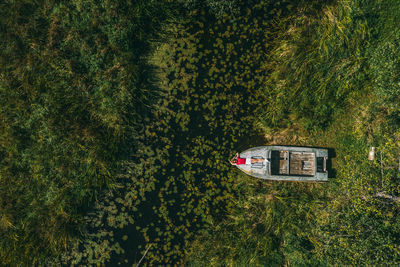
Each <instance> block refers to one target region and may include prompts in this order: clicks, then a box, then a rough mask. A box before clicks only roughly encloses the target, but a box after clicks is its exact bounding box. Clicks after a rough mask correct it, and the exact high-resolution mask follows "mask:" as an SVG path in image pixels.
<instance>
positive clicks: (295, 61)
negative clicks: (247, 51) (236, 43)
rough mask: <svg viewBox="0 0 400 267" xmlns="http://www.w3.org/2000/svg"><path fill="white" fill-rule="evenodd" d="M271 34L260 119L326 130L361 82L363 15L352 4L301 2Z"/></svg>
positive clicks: (265, 122)
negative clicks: (337, 110) (264, 104)
mask: <svg viewBox="0 0 400 267" xmlns="http://www.w3.org/2000/svg"><path fill="white" fill-rule="evenodd" d="M311 3H312V2H311ZM272 33H273V35H274V41H273V42H271V44H270V46H271V50H270V53H268V57H267V60H266V61H265V68H267V69H268V70H269V72H270V73H269V75H268V83H267V86H266V90H265V94H266V95H268V97H269V101H268V103H269V105H268V107H267V108H266V110H265V112H264V114H263V115H262V116H260V120H261V121H262V122H263V123H264V125H266V126H279V127H285V126H288V125H291V124H293V123H294V122H298V123H299V124H300V125H302V126H303V127H305V128H307V129H309V130H311V129H320V128H324V127H326V126H328V124H329V122H330V121H331V120H332V114H333V113H334V112H335V110H336V109H338V108H343V107H344V106H345V104H346V99H347V97H348V96H349V94H357V89H359V88H362V86H363V85H364V84H365V82H366V81H365V74H364V71H363V70H364V69H365V63H364V62H365V46H366V44H367V42H366V41H367V40H368V39H367V38H368V34H369V32H368V30H367V26H366V15H365V14H364V13H363V11H362V10H361V9H360V7H359V4H358V3H357V1H347V2H338V3H334V4H330V5H329V4H326V5H324V6H322V7H321V6H319V5H318V6H316V5H312V4H308V5H307V4H304V5H301V6H299V7H298V8H297V9H295V10H294V12H292V13H290V14H289V15H288V16H287V17H284V18H281V19H279V20H277V21H276V25H275V30H274V31H273V32H272ZM358 93H361V92H358ZM289 114H290V117H288V115H289Z"/></svg>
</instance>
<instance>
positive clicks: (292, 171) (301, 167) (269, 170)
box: [236, 146, 328, 182]
mask: <svg viewBox="0 0 400 267" xmlns="http://www.w3.org/2000/svg"><path fill="white" fill-rule="evenodd" d="M239 156H240V157H241V158H263V159H264V161H263V162H257V163H255V164H243V165H236V166H237V167H238V168H239V169H240V170H241V171H243V172H245V173H246V174H248V175H251V176H253V177H257V178H261V179H266V180H278V181H317V182H325V181H328V171H327V169H326V162H327V159H328V150H327V149H325V148H313V147H294V146H259V147H253V148H250V149H247V150H245V151H243V152H241V153H240V155H239Z"/></svg>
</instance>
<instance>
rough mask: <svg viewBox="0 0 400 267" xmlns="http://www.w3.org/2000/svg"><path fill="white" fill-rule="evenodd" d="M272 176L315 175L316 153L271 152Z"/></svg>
mask: <svg viewBox="0 0 400 267" xmlns="http://www.w3.org/2000/svg"><path fill="white" fill-rule="evenodd" d="M271 175H299V176H313V175H315V153H314V152H295V151H285V150H281V151H279V150H272V151H271Z"/></svg>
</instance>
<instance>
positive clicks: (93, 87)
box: [0, 1, 168, 265]
mask: <svg viewBox="0 0 400 267" xmlns="http://www.w3.org/2000/svg"><path fill="white" fill-rule="evenodd" d="M155 5H156V4H155V3H149V2H148V1H139V2H137V1H136V2H135V3H134V4H133V3H129V2H126V3H123V2H119V3H111V2H109V1H101V2H95V1H86V2H85V3H83V2H80V1H61V2H59V1H35V2H31V1H17V2H14V1H6V2H3V3H2V4H1V8H0V10H1V11H0V12H1V18H0V29H1V33H0V34H1V36H0V40H1V41H0V42H1V51H0V68H1V71H0V73H1V76H0V117H1V125H0V148H1V149H0V151H1V158H0V192H1V196H0V212H1V213H0V218H1V220H2V224H1V225H2V228H1V229H0V230H1V240H0V247H1V249H0V261H1V262H2V264H4V265H21V264H22V265H27V264H29V265H30V264H35V263H37V262H39V261H41V260H43V259H44V258H46V257H47V256H49V255H57V254H59V253H60V251H61V250H63V249H65V247H66V246H67V244H68V242H69V241H70V240H71V239H74V236H77V233H78V232H80V231H81V230H82V228H83V224H82V223H83V222H84V220H83V218H82V217H83V216H82V214H83V212H84V211H85V210H86V208H87V207H88V206H89V204H90V202H91V201H92V200H93V199H95V198H96V196H98V194H99V192H100V191H101V190H103V189H104V188H105V187H110V188H112V187H113V186H115V180H116V179H115V177H116V173H117V171H116V170H117V168H118V167H119V165H120V164H119V162H120V161H121V160H122V159H126V158H127V157H128V156H130V154H131V153H132V151H135V150H137V149H138V144H137V142H136V141H135V139H137V138H138V137H139V136H140V128H141V126H140V124H141V123H142V121H143V119H142V118H143V117H146V116H147V115H146V114H148V113H149V112H150V107H151V106H152V104H153V103H154V102H155V98H157V96H158V92H157V90H155V89H153V88H152V87H151V85H150V84H149V83H148V81H147V80H148V76H149V75H150V73H151V68H149V67H148V66H145V64H144V62H142V60H141V58H142V56H143V53H145V52H146V51H148V50H149V48H148V46H149V38H151V36H153V35H152V34H153V33H154V31H155V29H156V28H157V27H158V25H159V22H160V21H161V20H163V19H164V18H165V17H166V16H167V14H166V12H167V11H168V10H167V9H163V8H161V9H160V5H161V6H162V5H164V3H157V8H154V7H155ZM165 5H166V4H165ZM144 69H146V70H147V72H143V70H144ZM135 178H136V177H135Z"/></svg>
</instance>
